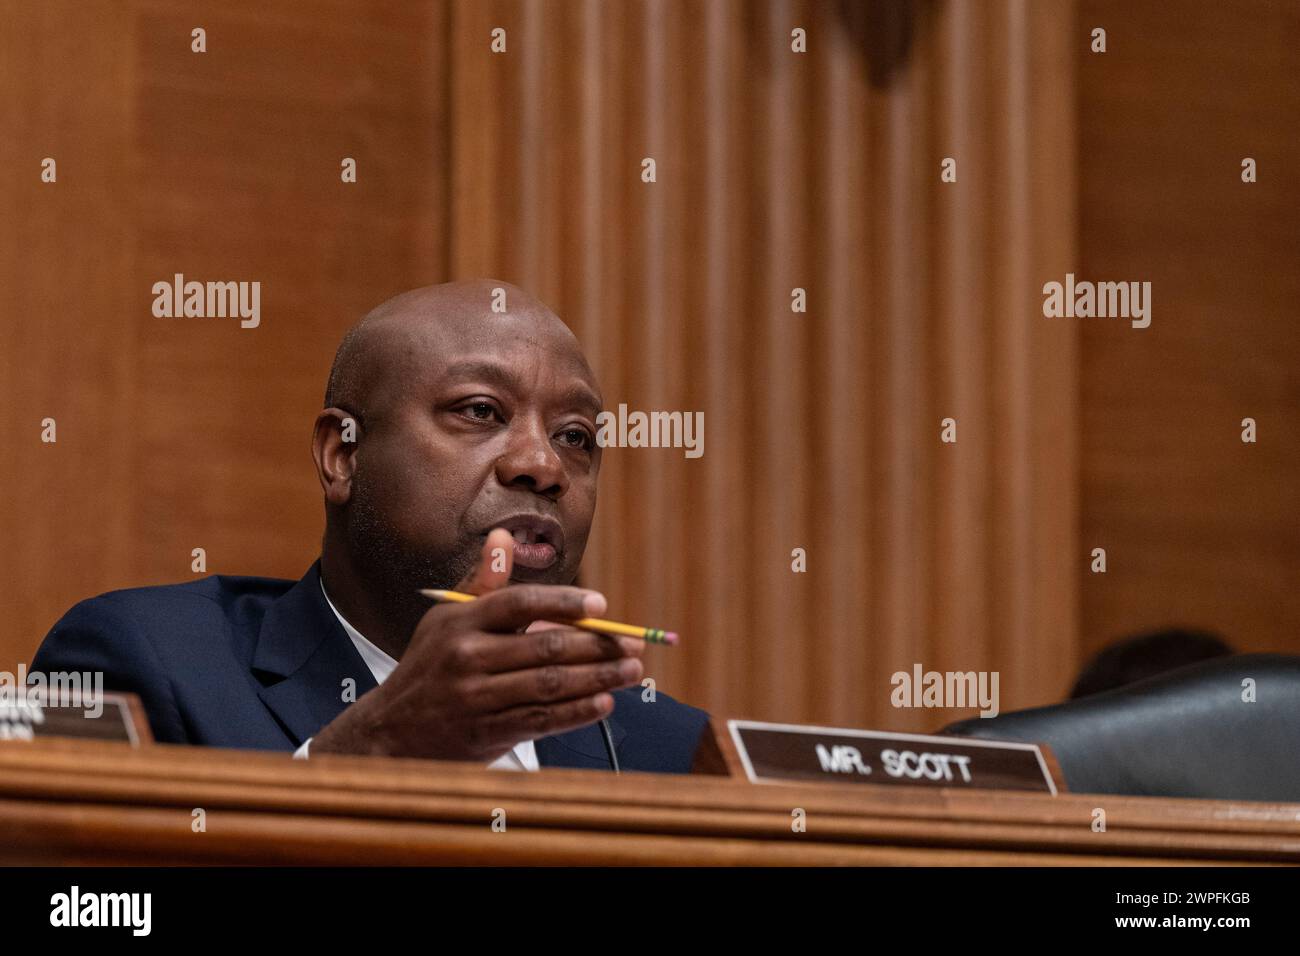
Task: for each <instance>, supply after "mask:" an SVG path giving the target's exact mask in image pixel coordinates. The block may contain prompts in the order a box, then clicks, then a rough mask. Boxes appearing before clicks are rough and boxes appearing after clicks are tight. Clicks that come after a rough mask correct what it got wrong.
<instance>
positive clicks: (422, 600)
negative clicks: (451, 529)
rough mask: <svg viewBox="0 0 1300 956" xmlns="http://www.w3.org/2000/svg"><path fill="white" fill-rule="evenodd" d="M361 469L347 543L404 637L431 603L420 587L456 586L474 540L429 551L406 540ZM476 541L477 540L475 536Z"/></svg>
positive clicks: (472, 555) (474, 556)
mask: <svg viewBox="0 0 1300 956" xmlns="http://www.w3.org/2000/svg"><path fill="white" fill-rule="evenodd" d="M379 497H380V495H379V493H378V492H377V489H374V488H372V487H371V486H370V483H369V481H368V480H367V478H366V476H365V470H364V469H363V468H358V469H357V470H356V472H354V473H353V475H352V495H351V500H350V501H349V504H348V516H347V523H346V527H347V543H348V551H349V553H350V554H351V555H352V558H353V561H354V562H355V567H356V569H357V571H358V573H360V574H361V575H362V577H363V578H364V582H365V587H366V588H367V589H368V590H370V591H371V592H372V593H377V594H378V595H379V596H380V597H381V598H382V599H383V602H384V613H385V616H387V617H389V619H390V621H391V622H392V623H393V625H394V626H396V627H398V628H399V629H400V630H401V632H402V633H403V634H405V635H406V636H407V637H408V638H409V637H410V635H411V632H412V631H414V630H415V625H416V624H417V623H419V620H420V618H421V617H423V616H424V613H425V612H426V611H427V610H428V609H429V608H430V606H431V604H430V602H429V599H428V598H426V597H423V596H422V595H420V594H419V591H420V589H422V588H439V589H444V590H450V589H452V588H455V587H456V586H457V585H458V584H459V583H460V582H461V581H462V580H464V578H465V577H466V575H468V574H469V573H470V572H471V571H472V570H473V569H474V565H475V564H476V562H477V560H478V546H476V545H475V543H474V542H467V543H466V546H465V547H463V548H460V549H458V550H457V552H456V553H454V554H450V555H448V554H442V555H436V554H431V553H430V552H429V551H428V550H427V549H420V548H417V547H415V546H414V545H412V544H411V543H409V542H407V541H405V540H404V539H403V538H402V537H401V535H400V534H399V533H398V531H397V529H396V528H394V527H393V526H392V525H391V524H390V523H389V522H388V521H387V519H386V518H385V516H384V514H383V512H382V510H381V509H380V507H379V504H378V501H377V499H378V498H379ZM479 545H481V542H479Z"/></svg>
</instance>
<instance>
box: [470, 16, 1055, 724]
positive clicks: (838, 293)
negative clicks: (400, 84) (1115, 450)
mask: <svg viewBox="0 0 1300 956" xmlns="http://www.w3.org/2000/svg"><path fill="white" fill-rule="evenodd" d="M451 16H452V26H451V32H452V35H453V36H454V37H455V39H456V48H455V52H454V56H453V58H452V61H451V78H450V81H449V84H448V88H449V90H450V91H451V96H452V108H451V117H452V130H451V142H452V162H453V167H452V169H453V172H452V175H453V183H454V184H453V188H452V216H451V221H452V237H453V238H452V243H453V245H452V251H451V259H452V272H453V273H454V274H456V275H493V276H499V277H501V278H503V279H508V280H510V281H513V282H516V283H518V284H520V285H522V286H524V287H527V288H530V289H532V290H534V291H536V293H537V294H539V295H540V296H541V297H542V298H543V299H544V300H545V301H547V302H548V303H550V304H551V305H552V306H553V307H554V308H555V309H556V310H557V311H558V312H559V313H560V314H561V315H562V316H564V317H565V318H566V319H567V320H568V321H569V322H570V324H571V325H572V326H573V327H574V328H575V330H576V331H577V332H578V334H579V336H580V338H582V339H583V341H584V342H585V343H586V346H587V348H588V349H589V352H590V354H591V356H592V359H593V363H594V365H595V367H596V369H597V372H598V374H599V375H600V376H601V378H602V384H603V387H604V390H605V396H606V402H607V405H608V406H609V407H611V408H613V407H616V406H617V405H618V404H619V403H626V404H627V405H628V406H629V408H632V409H641V410H647V411H648V410H699V411H703V412H704V417H705V426H706V427H705V430H704V437H705V442H704V449H705V450H704V454H703V456H702V457H700V458H697V459H692V460H688V459H686V458H685V456H684V454H683V453H682V451H681V450H677V449H668V450H665V449H644V448H642V449H609V450H607V451H606V455H605V465H604V474H603V475H602V491H601V502H600V505H599V509H598V517H597V527H596V531H595V533H594V536H593V543H592V546H591V548H590V551H589V557H588V560H587V562H586V564H585V569H584V582H585V583H588V584H592V585H596V586H599V587H601V588H602V589H604V590H605V591H606V592H607V593H608V595H609V597H610V600H611V606H612V607H616V608H619V609H620V613H621V614H622V615H624V616H625V617H626V618H627V619H629V620H653V621H657V622H666V624H667V625H670V626H672V627H675V628H677V629H678V630H680V631H681V632H682V633H683V634H684V636H685V641H684V643H683V645H682V646H681V647H680V648H677V649H674V650H671V651H656V652H654V654H653V656H652V657H651V659H650V663H649V667H648V673H649V675H650V676H652V677H654V678H655V679H656V682H657V686H658V687H659V689H662V690H666V691H667V692H669V693H672V694H674V695H676V696H680V697H683V698H685V699H686V700H688V701H692V702H695V703H697V704H699V705H701V706H704V707H706V708H708V709H710V710H712V711H713V712H715V713H720V714H728V715H746V716H751V717H760V718H781V719H804V720H817V721H838V722H842V723H851V724H866V725H876V726H891V727H898V728H901V729H907V728H915V729H928V728H933V727H935V726H937V725H938V723H940V722H942V721H943V720H947V719H952V718H953V717H955V716H956V714H957V713H958V712H954V711H946V712H944V713H942V714H934V713H926V712H922V711H903V710H897V709H894V708H893V707H891V705H890V703H889V693H890V690H891V685H890V675H891V674H892V673H893V672H895V671H897V670H908V671H910V670H911V668H912V665H913V664H914V663H921V664H923V665H924V666H925V667H926V668H927V669H930V668H933V669H939V670H946V669H961V670H966V669H972V668H974V669H985V668H997V669H1000V671H1001V696H1002V705H1003V706H1004V707H1006V706H1009V705H1010V704H1012V703H1014V705H1015V706H1028V705H1032V704H1036V703H1042V702H1046V701H1048V700H1051V699H1054V698H1055V697H1057V696H1059V695H1060V693H1061V692H1062V691H1063V690H1064V688H1065V687H1066V686H1067V685H1068V682H1069V678H1070V675H1071V673H1072V669H1073V666H1074V664H1075V661H1076V656H1075V655H1076V647H1075V641H1076V628H1077V622H1076V616H1077V612H1076V591H1077V584H1076V581H1077V579H1076V576H1075V573H1074V563H1075V562H1076V561H1077V555H1076V540H1075V527H1074V522H1075V514H1076V511H1077V489H1076V484H1077V482H1076V477H1075V475H1076V469H1077V460H1076V453H1075V439H1074V428H1075V421H1076V417H1077V409H1076V407H1075V389H1076V379H1075V375H1076V373H1075V362H1076V347H1077V346H1076V341H1075V339H1076V332H1075V331H1074V330H1073V329H1072V328H1070V327H1069V326H1068V325H1066V324H1055V325H1053V324H1047V323H1044V321H1043V319H1042V315H1041V312H1040V308H1041V298H1040V297H1039V295H1038V293H1037V290H1038V289H1039V288H1040V287H1041V285H1042V283H1043V282H1044V281H1047V277H1050V276H1053V275H1056V276H1060V275H1063V274H1064V273H1065V272H1066V271H1068V269H1069V268H1070V265H1071V263H1072V261H1073V252H1074V243H1073V239H1072V236H1073V232H1074V215H1075V213H1074V198H1073V197H1074V189H1075V179H1074V177H1075V171H1074V169H1075V167H1074V162H1075V160H1074V153H1073V130H1072V122H1073V120H1072V105H1073V87H1072V84H1073V70H1074V55H1075V54H1074V52H1073V51H1074V46H1075V45H1074V44H1073V43H1072V41H1071V39H1070V37H1069V35H1068V34H1069V31H1070V30H1071V28H1072V25H1073V16H1072V8H1071V6H1070V5H1069V4H1033V3H1027V2H990V3H979V4H946V3H944V4H930V3H879V4H849V3H845V4H836V3H794V2H789V3H780V2H777V3H764V4H752V3H740V2H734V3H710V4H695V3H686V2H647V3H629V4H607V3H599V2H595V0H592V2H587V3H545V2H543V3H502V2H473V3H469V2H460V3H453V4H452V8H451ZM494 27H502V28H504V29H505V31H506V36H507V50H508V52H507V53H506V54H505V55H500V54H497V55H494V54H492V53H490V52H489V50H488V45H487V40H486V39H485V38H486V37H488V36H489V35H490V33H491V31H492V29H493V28H494ZM796 27H801V28H803V29H804V30H805V31H806V35H807V49H808V52H807V53H805V54H799V53H794V52H792V50H791V31H792V29H794V28H796ZM945 157H953V158H955V159H956V160H957V173H958V175H957V181H956V182H955V183H941V181H940V164H941V161H942V160H943V158H945ZM647 158H649V159H653V160H654V163H655V181H654V182H644V181H643V179H642V169H643V160H645V159H647ZM796 288H799V289H803V290H805V292H806V296H807V311H806V312H802V313H798V312H793V311H792V309H791V302H792V290H794V289H796ZM948 417H951V418H953V419H955V420H956V422H957V442H956V443H955V444H944V443H941V441H940V431H941V420H942V419H944V418H948ZM796 548H802V549H804V550H805V553H806V560H807V571H806V573H795V572H793V571H792V561H793V560H794V559H793V558H792V551H793V550H794V549H796ZM970 712H971V711H963V712H961V713H970Z"/></svg>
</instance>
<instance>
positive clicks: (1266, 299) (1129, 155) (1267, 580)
mask: <svg viewBox="0 0 1300 956" xmlns="http://www.w3.org/2000/svg"><path fill="white" fill-rule="evenodd" d="M1177 11H1178V12H1177V15H1176V16H1175V15H1171V13H1170V11H1169V10H1168V9H1167V8H1163V7H1160V6H1157V5H1149V4H1130V3H1124V2H1110V0H1086V2H1085V3H1083V4H1082V5H1081V7H1080V15H1079V20H1080V31H1082V32H1086V30H1089V29H1091V28H1092V27H1094V26H1104V27H1105V28H1106V29H1107V31H1108V46H1109V50H1108V52H1107V53H1105V54H1104V55H1097V54H1085V55H1084V56H1083V57H1082V59H1081V65H1080V72H1079V80H1080V88H1079V92H1080V104H1079V119H1080V124H1079V137H1080V154H1081V156H1082V157H1083V162H1082V164H1081V166H1080V175H1081V189H1080V226H1081V231H1080V254H1081V262H1082V269H1083V272H1085V273H1086V275H1087V277H1088V278H1099V279H1116V280H1118V279H1133V280H1137V279H1141V280H1148V281H1150V282H1151V283H1152V306H1153V312H1152V321H1151V326H1150V328H1147V329H1141V330H1138V329H1132V328H1129V327H1128V326H1127V325H1119V324H1115V323H1108V322H1107V321H1105V320H1092V321H1084V322H1082V323H1081V325H1082V331H1083V344H1082V362H1081V365H1080V374H1081V382H1082V392H1081V405H1082V408H1083V416H1082V420H1081V441H1082V458H1081V460H1082V502H1083V510H1082V515H1081V528H1082V538H1083V540H1082V542H1081V544H1082V547H1083V549H1084V551H1085V553H1086V552H1087V551H1088V550H1090V549H1091V548H1093V547H1104V548H1106V549H1107V554H1108V569H1107V572H1106V573H1105V574H1104V575H1102V574H1092V573H1089V572H1088V570H1087V566H1086V564H1084V563H1083V562H1081V563H1080V564H1079V569H1080V572H1079V573H1080V577H1081V587H1082V620H1083V638H1084V648H1085V650H1090V649H1093V648H1095V647H1097V646H1099V645H1101V644H1103V643H1105V642H1106V641H1108V640H1111V639H1114V638H1116V637H1120V636H1122V635H1124V634H1128V633H1133V632H1134V631H1138V630H1143V629H1148V628H1157V627H1165V626H1170V625H1183V626H1192V627H1202V628H1211V629H1215V630H1218V631H1220V632H1221V633H1223V634H1224V635H1225V636H1226V637H1227V638H1228V639H1229V641H1231V642H1232V643H1233V644H1234V645H1235V646H1237V647H1238V648H1239V649H1241V650H1259V651H1264V650H1272V651H1287V652H1290V653H1297V652H1300V588H1297V587H1296V582H1297V581H1300V480H1297V476H1300V414H1297V413H1298V412H1300V378H1297V370H1298V369H1300V325H1297V323H1296V319H1295V315H1296V302H1297V301H1300V270H1298V269H1297V267H1296V266H1297V262H1300V179H1297V176H1296V174H1295V171H1296V170H1297V169H1298V168H1300V140H1297V137H1296V129H1297V123H1300V54H1297V50H1300V6H1297V5H1296V4H1294V3H1272V2H1262V0H1251V2H1246V3H1234V4H1221V3H1215V2H1213V0H1193V2H1186V3H1180V4H1178V6H1177ZM1247 156H1250V157H1254V158H1255V159H1256V161H1257V163H1258V182H1256V183H1253V184H1245V183H1243V182H1242V181H1241V161H1242V159H1243V158H1244V157H1247ZM1246 417H1251V418H1254V419H1255V420H1256V421H1257V423H1258V429H1259V431H1258V438H1259V440H1258V443H1256V444H1253V445H1251V444H1243V443H1242V441H1241V430H1242V429H1241V420H1242V419H1243V418H1246Z"/></svg>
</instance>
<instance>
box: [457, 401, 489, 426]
mask: <svg viewBox="0 0 1300 956" xmlns="http://www.w3.org/2000/svg"><path fill="white" fill-rule="evenodd" d="M461 411H462V412H464V413H465V414H466V415H467V416H469V417H470V418H473V419H475V420H476V421H480V422H490V421H491V420H492V419H493V418H495V417H496V413H497V410H496V407H495V406H493V405H492V403H491V402H472V403H471V404H469V405H466V406H464V407H463V408H462V409H461Z"/></svg>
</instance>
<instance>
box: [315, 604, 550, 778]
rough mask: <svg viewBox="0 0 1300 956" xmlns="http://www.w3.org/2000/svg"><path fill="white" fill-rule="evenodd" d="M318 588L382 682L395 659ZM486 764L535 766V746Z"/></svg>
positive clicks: (503, 767) (501, 767)
mask: <svg viewBox="0 0 1300 956" xmlns="http://www.w3.org/2000/svg"><path fill="white" fill-rule="evenodd" d="M320 590H321V593H322V594H324V595H325V603H326V604H328V605H329V606H330V610H331V611H333V612H334V616H335V617H337V618H338V619H339V623H340V624H342V625H343V630H345V631H347V634H348V637H350V638H352V643H353V645H354V646H355V647H356V649H357V653H358V654H360V655H361V659H362V660H363V661H365V662H366V666H367V667H369V668H370V673H371V674H373V675H374V676H375V683H376V684H382V683H383V682H384V681H385V680H387V679H388V675H389V674H391V673H392V672H393V668H395V667H396V666H397V661H395V660H393V659H392V658H391V657H389V656H388V655H387V654H385V653H384V652H383V651H381V650H380V649H379V648H378V647H376V646H375V645H374V644H371V643H370V642H369V641H368V640H366V639H365V638H364V637H363V636H362V635H361V632H360V631H358V630H357V629H356V628H355V627H353V626H352V625H351V624H349V623H348V622H347V619H346V618H345V617H344V616H343V615H342V614H340V613H339V609H338V608H336V607H335V606H334V602H333V601H331V600H330V596H329V593H328V592H327V591H326V590H325V582H324V581H321V584H320ZM311 740H312V739H311V738H310V737H308V738H307V739H306V740H304V741H303V742H302V746H301V747H299V748H298V749H297V750H296V751H295V752H294V757H295V758H298V759H303V760H305V759H306V758H307V748H308V746H309V745H310V744H311ZM488 767H489V768H491V769H494V770H536V769H538V764H537V748H536V747H534V746H533V742H532V741H531V740H526V741H524V742H523V743H521V744H515V745H514V747H513V748H511V749H510V750H508V751H506V752H505V753H504V754H502V755H501V756H500V757H498V758H497V759H496V760H494V761H492V762H491V763H490V764H488Z"/></svg>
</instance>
